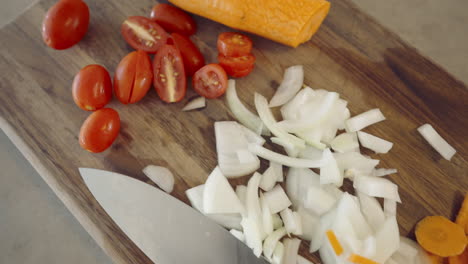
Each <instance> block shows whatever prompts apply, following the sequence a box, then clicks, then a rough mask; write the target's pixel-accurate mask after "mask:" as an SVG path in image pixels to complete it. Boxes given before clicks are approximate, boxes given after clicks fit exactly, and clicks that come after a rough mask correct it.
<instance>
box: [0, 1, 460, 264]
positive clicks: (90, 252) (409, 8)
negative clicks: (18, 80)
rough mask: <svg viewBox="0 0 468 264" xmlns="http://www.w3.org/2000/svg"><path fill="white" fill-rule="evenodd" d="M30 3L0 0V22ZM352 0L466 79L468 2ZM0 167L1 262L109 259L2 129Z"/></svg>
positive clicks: (65, 261)
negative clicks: (467, 11)
mask: <svg viewBox="0 0 468 264" xmlns="http://www.w3.org/2000/svg"><path fill="white" fill-rule="evenodd" d="M89 1H90V0H89ZM32 2H33V0H0V26H2V25H4V24H6V23H7V22H9V21H11V20H13V19H14V17H16V15H17V14H18V13H19V12H21V11H22V10H24V9H25V8H26V7H27V6H29V5H30V3H32ZM356 3H357V4H358V6H360V7H361V8H362V9H363V10H365V11H366V12H368V13H370V14H371V15H373V16H374V17H376V18H377V19H378V20H379V21H380V22H381V23H382V24H383V25H385V26H387V27H389V28H390V29H391V30H393V31H395V32H396V33H398V34H400V36H402V38H403V39H404V40H406V41H407V42H409V43H410V44H412V45H413V46H415V47H416V48H418V49H419V50H420V51H421V52H422V53H423V54H425V55H426V56H429V57H430V58H432V59H433V60H435V61H436V62H437V63H439V64H441V65H443V66H444V67H445V68H446V69H447V70H448V71H449V72H451V73H452V74H454V75H455V76H456V77H458V78H459V79H461V80H463V81H464V82H465V83H468V34H467V33H468V31H467V28H466V25H468V15H467V13H466V10H468V1H466V0H444V1H440V0H412V1H407V0H356ZM0 168H1V171H0V238H1V239H0V263H2V264H10V263H13V264H17V263H18V264H30V263H31V264H32V263H34V264H42V263H48V264H51V263H70V264H73V263H102V264H105V263H111V261H110V259H109V258H108V257H107V256H106V255H105V254H104V253H103V252H102V251H101V249H100V248H99V247H98V246H97V245H96V243H95V242H94V241H93V240H92V238H91V237H90V236H89V235H88V234H87V233H86V231H85V230H84V229H83V228H82V227H81V225H80V224H79V223H78V222H77V221H76V220H75V218H74V217H73V216H72V215H71V214H70V213H69V212H68V210H67V209H66V208H65V207H64V205H63V204H62V203H61V202H60V201H59V200H58V198H57V197H56V196H55V194H54V193H53V192H52V191H51V190H50V188H49V187H48V186H47V185H46V184H45V182H44V181H43V180H42V178H41V177H40V176H39V175H38V174H37V173H36V172H35V171H34V169H33V168H32V167H31V166H30V165H29V163H28V162H27V161H26V160H25V159H24V158H23V156H22V155H21V154H20V153H19V152H18V150H17V149H16V148H15V147H14V146H13V145H12V143H11V142H10V141H9V140H8V139H7V138H6V136H5V135H4V134H3V133H2V132H0Z"/></svg>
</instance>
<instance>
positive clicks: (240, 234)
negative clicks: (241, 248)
mask: <svg viewBox="0 0 468 264" xmlns="http://www.w3.org/2000/svg"><path fill="white" fill-rule="evenodd" d="M229 233H231V234H232V235H233V236H234V237H236V238H237V239H239V240H240V241H242V242H244V243H245V235H244V233H243V232H242V231H239V230H236V229H231V230H229Z"/></svg>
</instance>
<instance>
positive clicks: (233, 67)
mask: <svg viewBox="0 0 468 264" xmlns="http://www.w3.org/2000/svg"><path fill="white" fill-rule="evenodd" d="M218 61H219V64H220V65H221V66H222V67H223V69H224V70H226V73H227V74H228V75H229V76H232V77H236V78H237V77H244V76H246V75H248V74H249V73H250V72H251V71H252V70H253V68H254V64H255V56H254V55H253V54H248V55H244V56H241V57H226V56H223V55H219V56H218Z"/></svg>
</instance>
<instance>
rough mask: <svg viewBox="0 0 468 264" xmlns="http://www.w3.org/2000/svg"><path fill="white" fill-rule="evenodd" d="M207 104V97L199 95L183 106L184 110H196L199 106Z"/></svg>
mask: <svg viewBox="0 0 468 264" xmlns="http://www.w3.org/2000/svg"><path fill="white" fill-rule="evenodd" d="M205 106H206V100H205V97H203V96H200V97H197V98H195V99H193V100H191V101H190V102H188V103H187V104H186V105H185V106H184V108H182V111H190V110H195V109H198V108H203V107H205Z"/></svg>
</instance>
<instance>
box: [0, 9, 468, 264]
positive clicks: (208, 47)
mask: <svg viewBox="0 0 468 264" xmlns="http://www.w3.org/2000/svg"><path fill="white" fill-rule="evenodd" d="M54 2H55V1H53V0H44V1H41V2H39V3H38V4H36V5H34V6H33V7H32V8H31V9H30V10H28V11H27V12H26V13H25V14H23V15H22V16H20V17H19V18H18V19H16V20H15V21H14V22H13V23H11V24H9V25H7V26H6V27H4V28H3V29H2V30H0V72H1V73H2V74H1V75H0V87H1V90H2V97H1V98H0V117H1V119H0V121H1V122H0V125H1V127H2V129H4V130H5V132H6V133H7V135H9V136H10V137H11V138H12V140H13V142H14V143H15V144H16V145H17V146H18V147H19V149H20V150H21V151H22V153H23V154H24V155H25V156H26V158H27V159H28V160H29V161H30V162H31V163H32V165H33V166H34V167H35V168H36V169H37V170H38V172H39V173H40V174H41V176H42V177H43V178H44V180H45V181H46V182H47V183H48V184H49V185H50V186H51V188H52V189H53V191H54V192H55V193H56V194H57V196H58V197H59V198H60V199H61V200H62V201H63V202H64V204H65V205H66V206H67V207H68V208H69V209H70V211H71V212H72V213H73V214H74V215H75V216H76V217H77V219H78V220H79V221H80V223H81V224H82V225H83V226H84V227H85V229H86V230H87V231H88V232H89V233H90V234H91V235H92V236H93V238H94V239H95V240H96V241H97V242H98V243H99V245H100V246H101V247H102V248H103V249H104V250H105V251H106V252H107V254H109V256H110V257H111V258H112V259H113V260H114V261H115V263H150V260H149V259H148V258H147V257H146V256H145V255H144V254H143V253H142V252H141V251H140V250H139V249H138V248H137V247H136V246H135V245H134V244H133V243H132V242H131V241H130V240H129V239H128V238H127V237H126V236H125V235H124V234H123V233H122V232H121V230H120V229H119V228H118V227H117V226H116V225H115V224H114V223H113V222H112V221H111V219H110V218H109V217H108V215H107V214H106V213H105V212H104V211H103V210H102V208H100V206H99V205H98V204H97V202H96V201H95V200H94V199H93V197H92V195H91V193H90V192H89V191H88V190H87V188H86V187H85V185H84V183H83V181H82V179H81V177H80V176H79V173H78V170H77V168H78V167H92V168H98V169H106V170H111V171H116V172H119V173H123V174H127V175H131V176H133V177H135V178H137V179H140V180H142V181H145V182H149V180H148V179H147V178H146V177H145V176H144V175H143V174H142V172H141V169H142V168H143V167H145V166H146V165H148V164H159V165H163V166H167V167H169V168H170V169H171V170H172V171H173V172H174V174H175V175H176V185H175V186H176V187H175V190H174V192H173V195H174V196H175V197H177V198H179V199H181V200H182V201H184V202H187V198H186V196H185V194H184V191H185V190H186V189H187V188H189V187H190V186H195V185H198V184H200V183H203V182H204V181H205V179H206V177H207V176H208V174H209V172H210V171H211V170H212V169H213V168H214V166H215V165H216V153H215V139H214V130H213V122H214V121H219V120H232V116H231V115H230V113H229V111H228V110H227V109H226V106H225V103H224V99H220V100H209V101H208V106H207V108H206V109H204V110H201V111H194V112H189V113H186V112H181V111H180V110H181V109H182V107H183V103H180V104H172V105H168V104H165V103H163V102H161V101H160V100H159V99H158V98H157V95H156V93H155V92H154V90H151V91H150V92H149V93H148V95H147V96H146V97H145V98H144V99H143V100H142V101H140V102H139V103H137V104H135V105H127V106H125V105H122V104H120V103H119V102H118V101H117V100H116V99H114V100H113V101H112V102H111V103H110V105H109V107H112V108H114V109H116V110H117V111H118V112H119V114H120V116H121V120H122V129H121V133H120V135H119V137H118V138H117V140H116V142H115V143H114V144H113V146H112V147H111V148H110V149H109V150H107V151H106V152H104V153H102V154H91V153H88V152H86V151H84V150H82V149H81V148H80V146H79V144H78V138H77V136H78V132H79V128H80V126H81V124H82V122H83V121H84V119H85V118H86V117H87V115H88V114H89V113H87V112H85V111H82V110H81V109H79V108H78V107H77V106H76V105H75V104H74V102H73V99H72V96H71V83H72V79H73V76H74V75H75V74H76V73H77V72H78V71H79V69H80V68H82V67H84V66H85V65H88V64H92V63H97V64H101V65H103V66H105V67H106V68H107V69H108V70H109V71H110V72H111V73H113V71H114V70H115V67H116V65H117V64H118V62H119V61H120V59H121V58H122V57H123V56H124V55H126V54H127V53H128V52H130V51H131V49H130V48H129V47H128V46H127V45H126V44H125V41H124V40H123V39H122V38H121V37H120V32H119V31H120V24H121V22H122V21H123V20H124V19H125V17H127V16H130V15H147V14H148V13H149V11H150V8H151V7H152V6H153V4H154V3H155V2H154V1H149V0H142V1H123V0H115V1H105V0H101V1H87V2H88V4H89V6H90V10H91V24H90V28H89V31H88V34H87V35H86V37H85V38H84V39H83V40H82V41H81V42H80V43H79V44H78V45H77V46H75V47H73V48H71V49H69V50H65V51H55V50H51V49H49V48H47V47H46V46H45V45H44V44H43V42H42V39H41V33H40V25H41V22H42V19H43V16H44V14H45V12H46V10H47V9H48V8H49V7H50V6H51V5H52V4H53V3H54ZM196 19H197V22H198V27H199V31H198V33H197V34H196V36H194V37H193V40H194V42H195V43H196V44H197V45H198V46H199V47H200V49H201V50H202V52H203V53H204V54H205V58H206V60H207V62H215V60H216V55H217V53H216V38H217V36H218V34H219V33H220V32H223V31H227V30H229V29H228V28H227V27H224V26H222V25H220V24H216V23H213V22H211V21H208V20H206V19H203V18H199V17H197V18H196ZM252 38H253V40H254V44H255V47H254V48H255V50H254V51H253V52H254V54H255V56H256V57H257V63H256V69H255V71H254V72H253V73H252V74H251V75H250V76H248V77H246V78H242V79H239V80H238V81H237V87H238V93H239V96H240V97H241V99H242V100H243V101H244V102H246V104H247V105H248V106H249V107H250V108H252V109H253V92H254V91H258V92H260V93H262V94H263V95H265V96H267V97H268V98H269V97H271V96H272V94H273V93H274V90H275V88H276V87H277V85H278V83H279V82H280V81H281V78H282V75H283V71H284V69H285V68H286V67H288V66H291V65H295V64H302V65H304V69H305V83H306V84H308V85H310V86H311V87H313V88H322V89H327V90H331V91H337V92H339V93H340V94H341V95H342V97H344V98H345V99H346V100H348V101H349V108H350V110H351V112H352V114H357V113H360V112H362V111H365V110H368V109H371V108H375V107H379V108H380V109H381V110H382V112H383V113H384V114H385V115H386V117H387V120H386V121H385V122H382V123H379V124H377V125H374V126H372V127H370V128H368V129H366V131H368V132H370V133H372V134H375V135H377V136H380V137H383V138H385V139H387V140H390V141H393V142H394V143H395V145H394V148H393V149H392V150H391V151H390V153H389V154H386V155H372V156H374V157H376V158H379V159H381V160H382V161H381V163H380V166H381V167H389V168H397V169H398V170H399V174H397V175H394V176H392V177H391V179H392V180H393V181H394V182H396V183H397V184H398V185H399V186H400V195H401V197H402V200H403V204H402V205H401V206H399V208H398V220H399V223H400V231H401V233H402V234H403V235H407V234H411V230H412V228H413V226H414V224H415V223H416V222H417V221H418V220H420V219H421V218H422V217H424V216H426V215H431V214H441V215H445V216H448V217H451V218H453V217H454V214H455V211H456V210H457V208H458V206H459V204H460V203H461V199H462V195H463V194H464V193H465V192H466V191H468V178H467V177H468V163H467V152H468V145H467V140H466V135H467V132H468V131H467V128H468V119H467V109H468V108H467V102H468V101H467V96H468V90H467V87H466V86H465V85H464V84H463V83H461V82H459V81H457V80H456V79H454V78H453V77H452V76H450V75H449V74H448V73H447V72H445V71H444V70H443V69H441V68H440V67H439V66H437V65H435V64H434V63H433V62H431V61H430V60H428V59H426V58H425V57H423V56H421V55H420V54H419V53H418V52H417V51H416V50H415V49H414V48H412V47H409V46H408V45H406V44H405V43H403V42H402V41H401V40H400V39H399V38H398V36H396V35H394V34H393V33H391V32H389V31H387V30H386V29H384V28H383V27H382V26H380V25H379V24H377V23H376V22H375V21H374V20H373V19H371V18H370V17H368V16H367V15H365V14H363V13H362V12H361V11H359V10H358V9H356V7H355V6H354V5H353V4H352V3H351V2H350V1H349V0H340V1H338V0H337V1H332V8H331V11H330V15H329V17H328V18H327V19H326V21H325V23H324V25H323V26H322V27H321V29H320V30H319V32H318V33H317V34H316V35H315V36H314V37H313V39H312V40H311V41H309V42H307V43H305V44H303V45H301V46H299V47H298V48H296V49H292V48H289V47H285V46H282V45H280V44H276V43H273V42H271V41H269V40H265V39H262V38H260V37H257V36H252ZM192 95H193V92H192V91H189V94H188V97H190V96H192ZM426 122H428V123H431V124H432V125H433V126H434V127H435V129H436V130H437V131H439V132H440V134H441V135H442V136H443V137H444V138H446V139H447V141H448V142H449V143H450V144H452V145H453V146H454V147H455V148H456V149H457V151H458V153H457V154H456V155H455V156H454V158H453V159H452V161H451V162H448V161H446V160H444V159H443V158H442V157H441V156H440V155H439V154H438V153H436V152H435V151H434V150H433V149H432V148H431V147H430V146H429V145H428V144H427V143H426V142H425V141H424V139H423V138H422V137H421V136H420V135H419V134H418V132H417V131H416V128H417V127H418V126H420V125H422V124H424V123H426ZM270 145H271V144H270ZM245 181H246V179H240V180H236V181H233V183H234V184H236V183H240V182H245ZM411 235H412V234H411ZM307 248H308V245H307V244H306V243H303V244H302V246H301V254H302V255H305V256H306V257H307V258H309V259H313V260H317V258H316V256H313V255H310V254H308V253H307V251H308V250H307ZM181 250H183V249H181Z"/></svg>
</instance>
